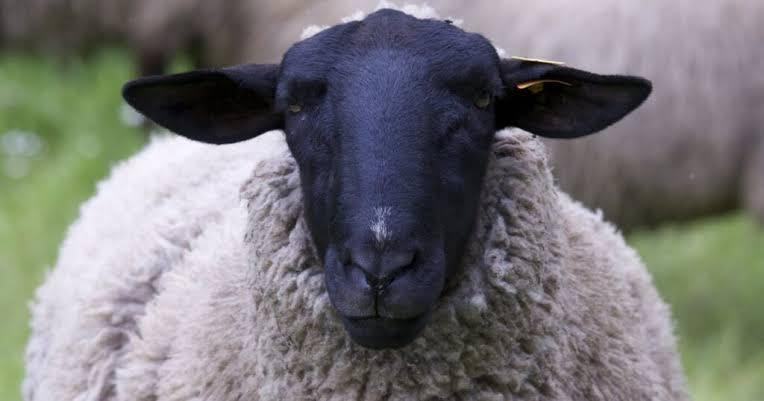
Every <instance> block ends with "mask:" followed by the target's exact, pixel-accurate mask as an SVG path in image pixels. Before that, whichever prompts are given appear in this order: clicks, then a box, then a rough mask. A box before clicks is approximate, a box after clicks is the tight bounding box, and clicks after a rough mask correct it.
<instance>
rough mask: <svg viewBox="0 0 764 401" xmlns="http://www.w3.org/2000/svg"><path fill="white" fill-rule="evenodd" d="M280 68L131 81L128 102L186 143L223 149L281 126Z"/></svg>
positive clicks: (236, 69)
mask: <svg viewBox="0 0 764 401" xmlns="http://www.w3.org/2000/svg"><path fill="white" fill-rule="evenodd" d="M277 78H278V65H275V64H248V65H239V66H234V67H226V68H220V69H213V70H199V71H192V72H186V73H181V74H173V75H159V76H153V77H145V78H139V79H136V80H134V81H130V82H128V83H127V84H125V86H124V87H123V88H122V96H123V97H124V98H125V100H126V101H127V103H129V104H130V105H131V106H133V107H134V108H135V109H136V110H138V111H139V112H141V113H142V114H143V115H145V116H146V117H148V118H149V119H151V120H152V121H154V122H155V123H157V124H159V125H161V126H163V127H165V128H167V129H169V130H170V131H173V132H175V133H177V134H180V135H182V136H185V137H186V138H189V139H193V140H196V141H201V142H206V143H214V144H224V143H233V142H239V141H243V140H246V139H250V138H253V137H255V136H257V135H259V134H261V133H263V132H266V131H270V130H274V129H279V128H282V127H283V117H282V115H281V113H277V112H276V111H275V110H274V107H273V104H274V95H275V92H276V82H277Z"/></svg>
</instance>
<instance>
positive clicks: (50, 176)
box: [0, 50, 764, 401]
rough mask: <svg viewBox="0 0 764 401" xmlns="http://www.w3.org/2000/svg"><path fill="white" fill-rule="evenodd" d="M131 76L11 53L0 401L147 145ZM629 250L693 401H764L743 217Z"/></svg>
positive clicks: (122, 63)
mask: <svg viewBox="0 0 764 401" xmlns="http://www.w3.org/2000/svg"><path fill="white" fill-rule="evenodd" d="M183 65H184V63H182V62H181V63H180V66H181V67H180V68H182V66H183ZM176 68H177V66H176ZM132 75H133V72H132V63H131V62H130V60H129V59H128V57H127V55H126V54H125V53H124V52H122V51H119V50H107V51H103V52H101V53H99V54H97V55H96V57H94V58H92V59H90V60H89V61H87V62H76V63H70V64H68V65H65V66H64V65H61V64H58V63H56V62H54V61H50V60H44V59H40V58H35V57H32V56H26V55H22V54H0V315H1V316H2V317H3V318H2V323H0V324H1V326H0V333H1V334H0V400H7V401H15V400H19V399H20V394H19V388H20V382H21V379H22V377H23V350H24V345H25V342H26V337H27V335H28V308H27V306H28V302H29V300H30V298H31V296H32V294H33V291H34V288H35V287H36V286H37V285H39V283H40V282H41V281H42V279H43V278H44V275H45V271H46V270H47V269H49V268H50V267H51V266H52V264H53V263H54V261H55V256H56V250H57V247H58V244H59V242H60V241H61V239H62V238H63V236H64V232H65V230H66V227H67V225H68V224H69V223H70V222H71V221H72V220H73V219H74V218H75V217H76V215H77V210H78V205H79V204H80V203H81V202H82V201H83V200H85V199H86V198H87V197H89V196H90V195H91V194H92V193H93V191H94V185H95V184H94V183H95V182H96V181H97V180H98V179H99V178H101V177H103V176H104V175H105V174H107V172H108V170H109V168H110V166H111V165H113V164H114V163H115V162H116V161H118V160H120V159H123V158H125V157H127V156H128V155H130V154H131V153H134V152H135V151H136V150H138V149H139V148H140V146H141V145H142V143H143V142H144V135H143V132H142V131H141V130H140V129H138V128H134V127H130V126H128V125H127V124H125V120H130V114H129V113H126V112H125V111H124V109H123V106H122V102H121V100H120V97H119V90H120V86H121V84H122V82H124V81H125V80H127V79H128V78H130V77H131V76H132ZM629 241H630V242H631V243H632V244H633V245H634V246H635V247H636V248H637V250H638V251H639V252H640V254H641V255H642V256H643V258H644V260H645V262H646V263H647V264H648V266H649V267H650V269H651V270H652V272H653V274H654V276H655V282H656V284H657V285H658V287H659V289H660V291H661V293H662V294H663V296H664V297H665V299H666V300H667V301H668V302H670V303H671V304H672V306H673V309H674V316H675V318H676V320H677V331H678V335H679V338H680V346H681V351H682V357H683V361H684V366H685V369H686V371H687V373H688V377H689V382H690V388H691V391H692V393H693V398H694V399H695V400H697V401H710V400H717V401H726V400H737V401H761V400H764V313H762V312H761V310H760V309H759V304H760V301H759V298H760V297H761V295H762V294H764V231H762V230H761V229H760V228H759V227H757V226H756V225H755V224H754V223H753V221H752V220H751V219H750V218H749V217H747V216H745V215H743V214H732V215H729V216H722V217H716V218H710V219H706V220H703V221H699V222H695V223H690V224H684V225H677V226H669V227H665V228H662V229H659V230H657V231H651V232H648V231H644V232H637V233H635V234H633V235H632V236H631V237H630V238H629Z"/></svg>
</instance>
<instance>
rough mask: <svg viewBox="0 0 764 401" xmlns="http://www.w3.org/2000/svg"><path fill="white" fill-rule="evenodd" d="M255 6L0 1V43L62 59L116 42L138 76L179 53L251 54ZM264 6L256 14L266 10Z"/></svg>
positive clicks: (225, 60)
mask: <svg viewBox="0 0 764 401" xmlns="http://www.w3.org/2000/svg"><path fill="white" fill-rule="evenodd" d="M295 6H296V5H292V7H295ZM257 7H258V4H257V2H255V1H253V0H235V1H227V2H226V4H225V7H221V6H220V4H218V3H216V2H210V1H189V0H161V1H156V0H131V1H125V0H110V1H100V0H96V1H93V0H0V45H2V46H3V47H4V48H21V49H32V50H38V51H46V52H50V53H53V54H55V55H57V56H59V57H63V58H66V57H71V56H72V55H78V54H87V53H90V52H92V51H93V50H95V49H97V48H99V47H103V46H105V45H109V44H112V45H123V46H127V47H128V48H129V49H130V50H131V52H132V53H134V56H135V58H136V59H137V64H138V70H139V73H140V74H141V75H156V74H161V73H164V72H166V69H167V68H168V65H169V63H170V62H171V61H172V60H173V58H174V57H175V56H177V55H178V54H179V53H183V52H187V53H189V55H190V56H191V57H192V62H193V63H194V64H195V66H196V67H197V68H199V67H214V66H223V65H228V64H233V63H243V62H246V61H249V58H250V56H252V55H253V53H251V52H250V51H249V47H248V42H249V39H251V38H252V37H253V36H255V34H256V33H260V31H258V32H255V31H254V30H253V29H254V26H255V25H253V21H258V18H259V15H260V13H261V11H260V10H257V9H256V8H257ZM268 10H269V9H266V10H263V12H262V14H263V17H269V16H270V17H273V16H274V15H273V13H268V12H267V11H268ZM278 12H280V14H279V15H289V13H291V12H293V10H292V8H290V7H279V8H278ZM201 16H203V17H201ZM282 18H283V17H282ZM254 50H258V49H257V48H254Z"/></svg>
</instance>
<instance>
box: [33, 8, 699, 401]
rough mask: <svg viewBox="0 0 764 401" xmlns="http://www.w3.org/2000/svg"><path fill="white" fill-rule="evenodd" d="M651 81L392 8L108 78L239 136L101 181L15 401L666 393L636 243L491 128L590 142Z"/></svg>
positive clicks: (171, 114) (157, 109) (673, 371)
mask: <svg viewBox="0 0 764 401" xmlns="http://www.w3.org/2000/svg"><path fill="white" fill-rule="evenodd" d="M649 92H650V84H649V82H647V81H645V80H643V79H640V78H636V77H626V76H603V75H596V74H591V73H588V72H585V71H581V70H576V69H572V68H568V67H563V66H559V65H554V64H549V63H543V62H536V61H528V60H517V59H500V58H499V56H498V55H497V53H496V51H495V49H494V48H493V46H492V45H491V44H490V43H489V42H488V41H487V40H486V39H485V38H483V37H482V36H480V35H477V34H470V33H466V32H464V31H462V30H461V29H459V28H457V27H455V26H453V25H451V24H449V23H447V22H444V21H441V20H433V19H429V20H423V19H417V18H414V17H412V16H409V15H406V14H404V13H401V12H398V11H393V10H381V11H378V12H375V13H374V14H371V15H370V16H368V17H367V18H365V19H364V20H362V21H355V22H350V23H345V24H341V25H337V26H334V27H332V28H329V29H327V30H325V31H323V32H321V33H319V34H317V35H315V36H313V37H311V38H310V39H307V40H304V41H302V42H299V43H298V44H296V45H294V46H293V47H292V48H291V49H290V50H289V52H287V54H286V55H285V57H284V59H283V61H282V62H281V63H280V65H268V64H259V65H242V66H236V67H229V68H223V69H215V70H205V71H195V72H190V73H184V74H178V75H170V76H161V77H149V78H143V79H139V80H136V81H133V82H131V83H128V84H127V85H126V86H125V89H124V95H125V98H126V99H127V100H128V102H129V103H130V104H132V105H133V106H134V107H136V109H138V110H140V111H141V112H143V113H144V114H146V115H147V116H148V117H149V118H151V119H152V120H153V121H155V122H157V123H158V124H161V125H163V126H165V127H167V128H169V129H170V130H173V131H175V132H177V133H179V134H181V135H183V136H186V137H188V138H191V139H194V140H197V141H202V142H208V143H215V144H226V143H233V142H241V141H244V142H241V143H239V144H236V145H229V146H220V147H205V146H203V145H199V144H194V143H190V142H188V141H186V140H184V139H178V138H165V139H159V140H158V141H157V142H155V143H154V144H153V145H152V146H149V147H148V149H147V150H145V151H144V152H142V153H141V154H139V155H138V156H136V157H135V158H133V159H131V160H130V161H128V162H126V163H125V165H123V166H121V167H120V168H118V169H117V170H116V171H115V173H114V174H113V176H112V177H111V179H109V180H107V181H105V182H104V183H103V184H102V185H101V186H100V188H99V194H98V195H97V196H96V197H95V198H93V199H92V200H91V201H90V202H89V203H88V204H87V205H86V206H85V207H84V208H83V213H82V216H81V218H80V220H79V221H78V222H77V223H76V224H75V225H74V226H73V228H72V229H71V230H70V232H69V235H68V237H67V240H66V242H65V244H64V246H63V248H62V252H61V257H60V260H59V262H58V265H57V267H56V269H55V270H54V271H53V273H52V274H51V276H50V277H49V279H48V280H47V282H46V283H45V285H44V286H43V287H42V288H41V289H40V290H39V292H38V294H37V301H36V304H35V307H34V320H33V334H32V337H31V339H30V344H29V347H28V353H27V359H28V366H27V369H28V376H27V380H26V381H25V396H26V398H27V400H28V401H32V400H50V399H80V398H81V399H85V398H90V399H104V400H126V399H130V400H158V401H168V400H189V399H198V400H202V399H206V400H213V399H214V400H218V401H229V400H230V401H233V400H240V399H264V400H276V399H290V400H298V399H306V400H307V399H336V400H340V399H342V400H344V399H368V400H382V399H393V400H404V399H405V400H409V399H420V400H434V399H481V400H482V399H492V400H499V399H515V400H560V399H567V400H616V399H623V400H685V399H686V395H685V391H684V383H683V378H682V373H681V369H680V367H679V362H678V358H677V355H676V351H675V345H674V339H673V336H672V334H671V325H670V321H669V314H668V310H667V308H666V306H665V305H664V304H663V303H662V302H661V300H660V298H659V297H658V295H657V294H656V292H655V289H654V288H653V286H652V284H651V282H650V278H649V275H648V274H647V272H646V270H645V268H644V266H643V265H642V264H641V263H640V262H639V260H638V258H637V256H636V255H635V254H634V252H633V251H632V250H630V249H629V248H628V247H627V246H626V245H625V244H624V242H623V239H622V238H621V237H620V235H618V234H617V233H616V232H615V231H614V229H613V228H612V227H611V226H610V225H608V224H607V223H604V222H603V221H602V219H601V217H600V216H597V215H595V214H592V213H590V212H588V211H586V210H585V209H584V208H582V207H581V206H580V205H578V204H577V203H575V202H574V201H572V200H571V199H570V198H568V197H567V196H566V195H565V194H563V193H561V192H559V191H558V190H557V189H556V188H555V186H554V185H553V182H552V178H551V174H550V171H549V168H548V166H547V164H546V157H545V154H544V151H543V147H542V146H541V144H540V143H539V142H538V141H537V140H536V139H534V138H533V137H532V136H531V135H528V134H526V133H522V132H516V133H508V132H502V133H500V134H496V132H495V131H496V130H497V129H502V128H505V127H521V128H523V129H526V130H528V131H531V132H533V133H535V134H538V135H541V136H548V137H562V138H573V137H577V136H583V135H587V134H590V133H593V132H596V131H598V130H601V129H603V128H604V127H606V126H608V125H610V124H612V123H614V122H616V121H618V120H620V119H621V118H622V117H623V116H624V115H626V114H627V113H629V112H630V111H631V110H633V109H634V108H636V107H637V106H638V105H639V104H640V103H641V102H642V101H643V100H644V99H645V98H646V97H647V96H648V94H649ZM276 129H283V131H284V133H283V134H282V133H281V132H273V133H269V134H265V135H261V134H263V133H264V132H266V131H269V130H276ZM258 135H260V136H259V137H258V138H257V139H254V140H250V141H247V140H248V139H250V138H254V137H256V136H258ZM252 170H254V172H253V171H252ZM239 190H240V192H238V191H239ZM237 192H238V193H240V194H241V195H240V196H241V199H242V200H243V201H244V204H243V205H242V204H240V203H239V201H238V199H237ZM112 215H114V216H113V217H112Z"/></svg>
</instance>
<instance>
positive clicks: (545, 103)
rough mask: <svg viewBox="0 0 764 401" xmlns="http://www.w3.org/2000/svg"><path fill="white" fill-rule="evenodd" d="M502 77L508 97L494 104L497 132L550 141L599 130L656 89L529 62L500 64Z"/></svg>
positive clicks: (645, 83)
mask: <svg viewBox="0 0 764 401" xmlns="http://www.w3.org/2000/svg"><path fill="white" fill-rule="evenodd" d="M501 75H502V80H503V81H504V86H505V92H504V96H503V97H502V98H501V99H499V100H498V101H497V104H496V124H497V127H498V128H504V127H517V128H521V129H523V130H526V131H528V132H531V133H534V134H537V135H540V136H544V137H548V138H576V137H580V136H584V135H589V134H592V133H595V132H597V131H600V130H602V129H604V128H606V127H607V126H609V125H610V124H613V123H615V122H616V121H618V120H620V119H621V118H623V117H624V116H625V115H627V114H629V113H630V112H631V111H632V110H634V109H636V108H637V107H638V106H639V105H640V104H642V102H644V101H645V99H647V96H648V95H650V92H651V90H652V86H651V84H650V81H648V80H646V79H643V78H639V77H630V76H619V75H597V74H592V73H590V72H586V71H581V70H576V69H573V68H568V67H564V66H562V65H561V63H556V62H547V61H541V60H531V59H504V60H502V61H501Z"/></svg>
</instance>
